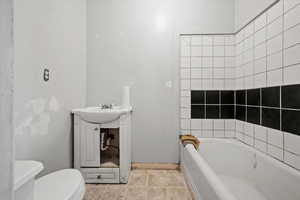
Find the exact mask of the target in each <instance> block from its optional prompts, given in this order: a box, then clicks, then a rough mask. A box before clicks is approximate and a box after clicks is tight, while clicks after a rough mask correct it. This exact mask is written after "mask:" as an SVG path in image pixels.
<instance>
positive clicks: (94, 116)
mask: <svg viewBox="0 0 300 200" xmlns="http://www.w3.org/2000/svg"><path fill="white" fill-rule="evenodd" d="M131 110H132V109H131V107H129V108H124V107H121V106H115V107H114V108H111V109H109V108H108V109H102V108H100V107H87V108H82V109H74V110H73V111H72V112H73V113H74V114H75V115H78V116H79V117H80V118H81V119H82V120H84V121H87V122H90V123H97V124H104V123H108V122H112V121H115V120H117V119H119V118H120V116H121V115H123V114H126V113H128V112H131Z"/></svg>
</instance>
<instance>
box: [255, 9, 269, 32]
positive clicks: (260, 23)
mask: <svg viewBox="0 0 300 200" xmlns="http://www.w3.org/2000/svg"><path fill="white" fill-rule="evenodd" d="M254 24H255V31H258V30H259V29H261V28H263V27H265V26H266V24H267V15H266V13H263V14H262V15H261V16H259V17H258V18H257V19H256V20H255V22H254Z"/></svg>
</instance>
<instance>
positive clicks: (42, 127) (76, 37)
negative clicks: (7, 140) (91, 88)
mask: <svg viewBox="0 0 300 200" xmlns="http://www.w3.org/2000/svg"><path fill="white" fill-rule="evenodd" d="M14 3H15V14H14V15H15V23H14V28H15V81H14V83H15V93H16V95H15V101H14V104H15V127H16V130H15V133H16V141H15V142H16V145H15V147H16V158H17V159H34V160H39V161H42V162H43V163H44V165H45V170H44V171H43V173H48V172H51V171H54V170H56V169H61V168H67V167H70V166H71V160H72V156H71V147H72V138H71V136H72V135H71V115H70V111H71V109H73V108H77V107H82V106H84V105H85V89H86V62H85V56H86V34H85V33H86V1H85V0H51V1H47V0H27V1H18V0H16V1H15V2H14ZM45 67H47V68H49V69H50V81H49V82H44V81H43V77H42V73H43V69H44V68H45Z"/></svg>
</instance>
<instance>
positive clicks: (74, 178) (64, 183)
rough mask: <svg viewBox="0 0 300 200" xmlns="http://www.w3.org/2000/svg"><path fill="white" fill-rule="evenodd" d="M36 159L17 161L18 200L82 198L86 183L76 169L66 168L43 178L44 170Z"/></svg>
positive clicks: (15, 181) (16, 187)
mask: <svg viewBox="0 0 300 200" xmlns="http://www.w3.org/2000/svg"><path fill="white" fill-rule="evenodd" d="M43 168H44V167H43V164H42V163H40V162H36V161H15V180H14V192H15V199H16V200H82V199H83V196H84V193H85V183H84V179H83V177H82V175H81V173H80V172H79V171H78V170H76V169H64V170H60V171H56V172H53V173H50V174H48V175H46V176H43V177H41V178H38V179H35V176H36V175H37V174H39V173H40V172H41V171H42V170H43Z"/></svg>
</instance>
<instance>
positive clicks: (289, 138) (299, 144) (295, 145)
mask: <svg viewBox="0 0 300 200" xmlns="http://www.w3.org/2000/svg"><path fill="white" fill-rule="evenodd" d="M284 149H285V150H288V151H290V152H293V153H296V154H298V155H300V136H298V135H294V134H290V133H284Z"/></svg>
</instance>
